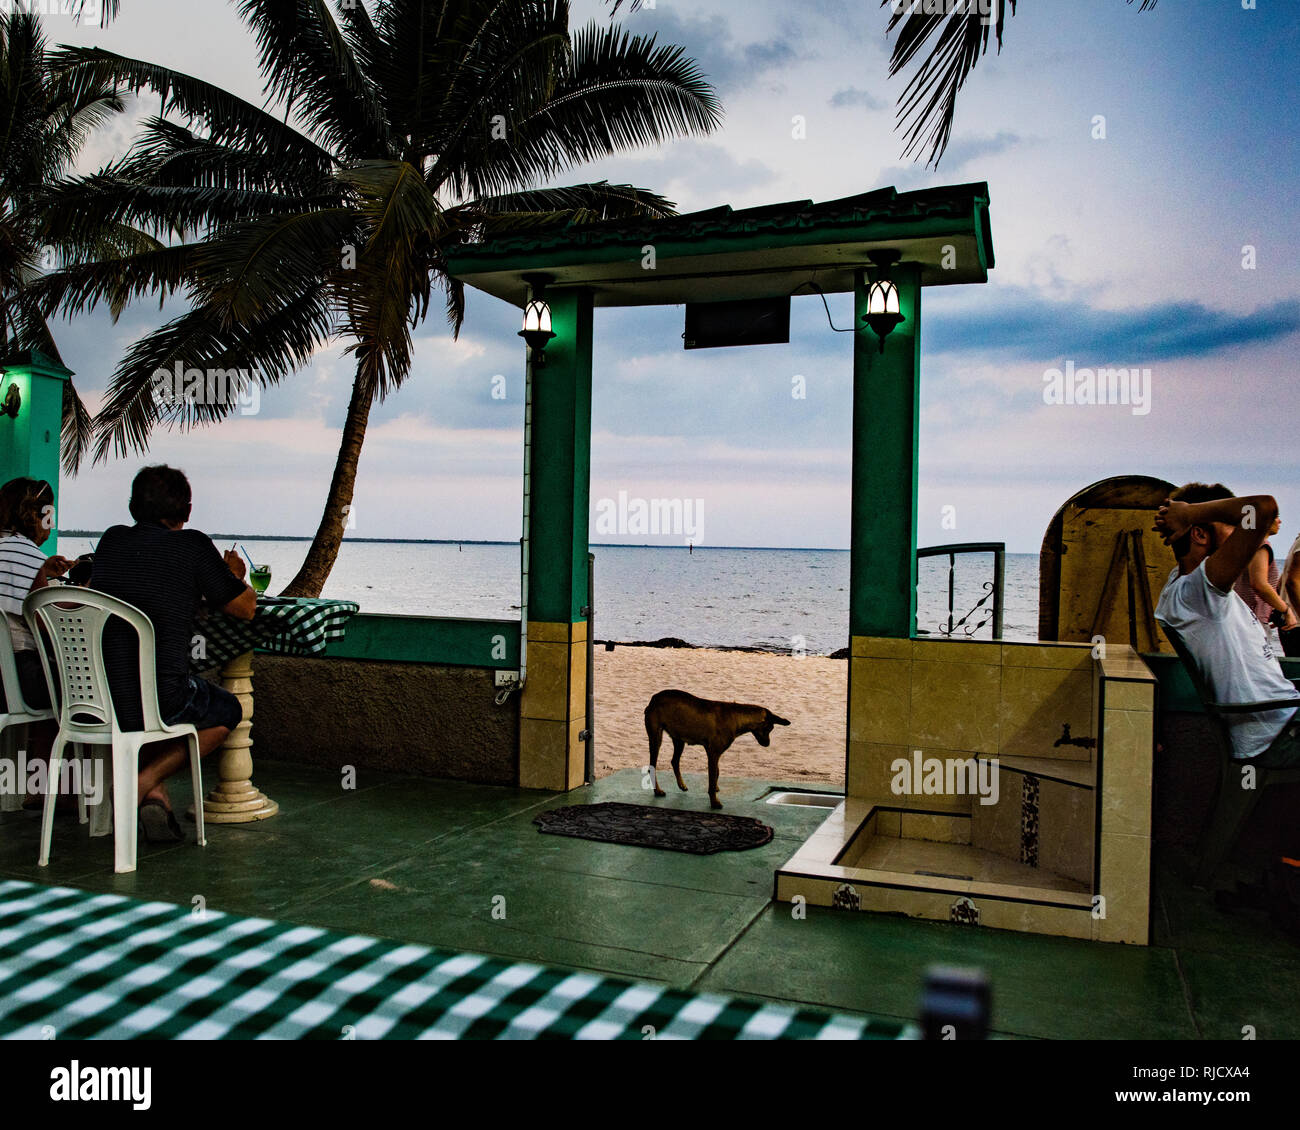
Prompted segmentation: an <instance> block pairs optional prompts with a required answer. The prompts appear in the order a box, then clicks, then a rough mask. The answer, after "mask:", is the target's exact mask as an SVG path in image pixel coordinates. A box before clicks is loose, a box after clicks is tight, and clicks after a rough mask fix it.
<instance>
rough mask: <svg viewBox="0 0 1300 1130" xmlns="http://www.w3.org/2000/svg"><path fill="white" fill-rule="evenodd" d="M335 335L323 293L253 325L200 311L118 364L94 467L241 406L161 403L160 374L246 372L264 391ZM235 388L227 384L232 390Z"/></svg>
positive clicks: (230, 401) (231, 402) (303, 297)
mask: <svg viewBox="0 0 1300 1130" xmlns="http://www.w3.org/2000/svg"><path fill="white" fill-rule="evenodd" d="M334 330H335V322H334V316H333V310H332V309H331V305H330V301H329V296H328V294H327V292H326V291H325V290H324V288H317V289H316V290H311V291H308V292H306V293H302V294H298V295H296V296H294V297H293V298H292V299H291V300H289V301H287V302H285V303H284V304H283V305H282V306H280V307H279V309H278V310H277V311H276V316H275V317H274V318H266V319H263V320H262V321H260V322H258V323H257V325H255V326H243V325H236V324H231V325H225V326H222V325H221V324H219V319H217V318H214V317H213V316H212V314H211V312H210V311H208V310H206V309H204V308H202V307H197V308H195V309H192V310H189V311H187V312H186V313H184V314H182V315H181V316H180V317H178V318H175V319H173V320H172V321H170V322H168V323H167V324H166V325H165V326H162V327H161V328H160V329H158V330H155V331H154V332H153V333H151V334H149V335H148V336H146V337H144V338H142V339H141V340H140V341H138V342H136V343H135V344H134V345H133V346H131V348H130V349H129V350H128V351H127V354H126V356H125V357H124V358H123V359H122V362H121V363H120V364H119V365H118V367H117V370H116V371H115V373H114V374H113V379H112V381H111V382H110V384H109V388H108V393H107V396H106V398H105V400H104V404H103V406H102V407H101V409H100V411H99V415H98V416H96V417H95V432H96V437H97V438H96V440H95V462H97V463H98V462H102V461H104V460H105V459H107V458H108V457H109V455H110V454H116V455H117V456H119V457H121V456H126V455H129V454H132V453H134V452H140V451H145V450H147V449H148V446H149V436H150V433H151V432H152V431H153V429H154V427H155V426H156V425H158V424H159V423H163V424H165V425H166V426H168V427H169V428H179V429H180V430H182V431H185V430H188V429H189V428H192V427H194V426H196V425H199V424H210V423H213V422H215V421H217V420H221V419H224V418H226V417H227V416H229V415H230V414H231V413H232V412H234V411H235V410H236V408H237V407H238V401H237V399H236V398H235V397H234V396H229V397H227V399H226V400H224V401H219V400H208V399H206V398H198V399H188V398H186V397H179V398H176V399H171V400H167V399H162V398H160V397H159V396H158V390H159V387H160V385H159V381H158V377H159V375H160V374H173V373H174V372H175V370H176V365H177V364H178V363H179V364H180V366H181V370H182V373H183V372H184V371H186V370H190V369H195V370H198V371H199V372H201V373H203V374H205V376H206V374H208V373H209V372H211V373H216V372H217V371H221V372H223V373H230V372H232V371H233V372H235V373H240V372H243V373H245V374H246V379H247V380H249V381H254V382H256V383H257V384H258V385H260V386H262V387H264V388H265V387H268V386H271V385H275V384H278V383H279V382H280V381H281V380H283V379H284V377H286V376H287V375H289V374H290V373H292V372H293V371H294V370H295V369H299V368H301V367H302V366H304V365H306V364H307V363H308V362H309V361H310V360H311V358H312V356H313V354H314V353H315V351H316V349H317V348H319V347H320V346H321V345H323V344H325V343H326V342H327V341H328V340H329V339H330V337H331V336H332V334H333V333H334ZM231 387H232V386H231V385H230V383H229V382H227V385H226V388H227V389H228V390H229V389H230V388H231Z"/></svg>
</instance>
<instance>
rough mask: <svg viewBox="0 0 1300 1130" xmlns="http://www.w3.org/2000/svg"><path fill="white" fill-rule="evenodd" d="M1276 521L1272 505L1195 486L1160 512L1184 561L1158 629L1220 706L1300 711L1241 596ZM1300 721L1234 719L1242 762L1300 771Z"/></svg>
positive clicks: (1290, 717) (1159, 521) (1161, 527)
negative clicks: (1285, 703)
mask: <svg viewBox="0 0 1300 1130" xmlns="http://www.w3.org/2000/svg"><path fill="white" fill-rule="evenodd" d="M1276 517H1277V502H1276V501H1275V500H1274V499H1273V497H1272V496H1271V495H1266V494H1258V495H1250V496H1247V497H1243V498H1235V497H1233V494H1232V492H1231V491H1230V490H1228V488H1227V487H1225V486H1223V485H1222V484H1221V483H1215V484H1214V485H1212V486H1207V485H1206V484H1205V483H1188V484H1187V485H1186V486H1184V487H1180V488H1179V489H1178V490H1176V491H1174V493H1173V494H1172V495H1170V497H1169V498H1168V499H1166V500H1165V502H1164V504H1163V505H1161V506H1160V508H1159V509H1158V510H1157V511H1156V522H1155V530H1156V532H1157V533H1158V534H1160V535H1161V537H1162V538H1163V539H1164V541H1165V544H1166V545H1168V546H1169V547H1170V548H1171V549H1172V550H1173V552H1174V557H1175V558H1177V560H1178V567H1177V568H1176V569H1174V570H1173V572H1171V573H1170V574H1169V579H1168V581H1166V582H1165V587H1164V589H1163V591H1162V592H1161V593H1160V600H1159V602H1158V603H1157V605H1156V619H1157V620H1159V621H1160V622H1161V623H1162V624H1165V625H1167V626H1168V627H1170V628H1173V629H1174V630H1175V631H1176V632H1178V634H1179V635H1180V636H1181V637H1182V639H1183V642H1184V643H1185V644H1186V645H1187V650H1188V651H1189V652H1191V655H1192V658H1193V659H1194V660H1195V661H1196V664H1197V666H1198V667H1199V668H1200V671H1201V675H1202V676H1203V678H1204V679H1205V681H1206V683H1207V684H1208V686H1209V688H1210V691H1211V693H1212V694H1213V695H1214V697H1215V699H1216V700H1217V701H1219V702H1224V703H1234V702H1237V703H1240V702H1268V701H1275V700H1282V699H1295V700H1296V704H1297V706H1300V690H1297V689H1296V688H1295V686H1294V685H1292V683H1291V681H1290V680H1289V679H1287V677H1286V676H1285V675H1284V674H1283V673H1282V667H1281V664H1280V663H1279V662H1278V659H1277V655H1276V654H1275V652H1274V650H1273V645H1272V642H1271V640H1270V638H1269V635H1268V632H1267V630H1266V629H1265V626H1264V625H1263V624H1261V623H1260V622H1259V620H1258V619H1257V618H1256V616H1255V614H1254V612H1253V611H1252V610H1251V609H1250V608H1248V607H1247V606H1246V602H1245V601H1244V600H1242V598H1241V596H1240V595H1239V594H1238V593H1236V592H1234V591H1233V585H1234V584H1235V582H1236V580H1237V578H1238V577H1240V576H1241V574H1242V572H1243V571H1244V570H1245V569H1246V568H1247V566H1248V565H1249V564H1250V562H1251V560H1252V558H1253V557H1254V555H1255V553H1256V551H1257V550H1258V549H1259V547H1260V546H1261V545H1262V544H1263V542H1264V539H1265V538H1266V537H1267V536H1268V532H1269V530H1270V529H1271V528H1272V525H1273V520H1274V519H1275V518H1276ZM1295 719H1296V708H1295V707H1283V708H1281V709H1276V710H1266V711H1260V712H1257V713H1244V714H1233V715H1227V716H1225V720H1226V721H1227V723H1228V727H1229V732H1230V735H1231V738H1232V747H1233V753H1234V755H1235V756H1236V757H1237V758H1238V759H1242V760H1245V759H1258V760H1257V762H1256V763H1257V764H1259V765H1263V766H1266V767H1269V768H1284V767H1289V766H1294V765H1300V725H1297V724H1295ZM1284 730H1285V731H1286V733H1285V735H1284V736H1283V737H1282V738H1281V739H1280V740H1279V735H1282V734H1283V731H1284Z"/></svg>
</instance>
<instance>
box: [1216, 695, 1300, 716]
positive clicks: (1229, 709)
mask: <svg viewBox="0 0 1300 1130" xmlns="http://www.w3.org/2000/svg"><path fill="white" fill-rule="evenodd" d="M1287 707H1300V698H1274V699H1269V700H1268V701H1266V702H1207V703H1206V704H1205V709H1206V710H1212V711H1214V713H1216V714H1258V713H1259V712H1260V711H1262V710H1285V709H1286V708H1287Z"/></svg>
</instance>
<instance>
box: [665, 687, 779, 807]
mask: <svg viewBox="0 0 1300 1130" xmlns="http://www.w3.org/2000/svg"><path fill="white" fill-rule="evenodd" d="M788 725H790V723H789V722H788V721H786V719H784V718H781V717H778V716H777V715H775V714H773V713H772V712H771V711H770V710H768V709H766V708H765V707H762V706H750V705H748V704H746V703H740V702H711V701H709V700H708V699H707V698H696V697H695V696H694V695H693V694H687V693H686V692H685V691H660V692H659V693H658V694H657V695H655V696H654V698H652V699H651V700H650V705H649V706H647V707H646V708H645V732H646V733H647V734H648V735H649V737H650V775H651V778H652V779H653V781H654V787H655V796H665V795H666V794H665V793H664V791H663V789H661V788H660V787H659V774H658V772H657V770H656V768H655V766H656V764H657V763H658V761H659V745H660V742H661V741H662V740H663V736H664V733H665V732H667V734H668V736H669V737H670V738H672V739H673V773H674V775H675V776H676V777H677V787H678V788H679V789H681V790H682V792H685V791H686V782H685V781H683V780H682V770H681V764H682V750H683V749H684V748H685V747H686V746H688V745H702V746H703V747H704V752H705V753H706V754H707V755H708V758H709V803H710V804H711V805H712V806H713V807H714V808H721V807H722V802H721V801H719V800H718V759H719V758H720V757H721V756H722V755H723V754H724V753H726V752H727V748H728V747H729V746H730V745H731V743H732V742H734V741H735V740H736V739H737V738H738V737H740V735H741V734H753V735H754V737H755V738H756V739H757V740H758V744H759V745H764V746H765V745H768V744H769V742H770V741H771V737H772V727H773V726H788Z"/></svg>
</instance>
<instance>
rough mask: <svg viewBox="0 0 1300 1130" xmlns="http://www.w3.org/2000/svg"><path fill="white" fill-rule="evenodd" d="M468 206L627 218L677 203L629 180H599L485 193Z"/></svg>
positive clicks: (659, 215)
mask: <svg viewBox="0 0 1300 1130" xmlns="http://www.w3.org/2000/svg"><path fill="white" fill-rule="evenodd" d="M472 207H474V208H476V209H478V210H479V211H481V212H484V213H486V214H488V215H494V214H497V213H515V214H527V213H529V212H535V213H558V214H563V213H565V212H577V211H582V212H587V213H591V214H592V215H593V216H594V218H595V219H597V220H616V219H627V218H631V217H634V216H645V217H647V218H650V219H655V220H662V219H666V218H668V217H669V216H675V215H676V214H677V206H676V205H675V204H674V203H673V202H672V201H671V200H668V199H667V198H665V197H663V196H660V195H659V194H658V193H657V192H651V191H650V190H649V189H646V188H637V187H635V186H634V185H630V184H610V183H609V182H608V181H603V180H602V181H595V182H594V183H591V184H573V185H568V186H566V187H562V188H529V189H523V190H521V191H519V192H508V193H502V194H499V195H497V196H487V197H484V198H483V199H481V200H476V201H474V203H473V205H472Z"/></svg>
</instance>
